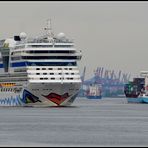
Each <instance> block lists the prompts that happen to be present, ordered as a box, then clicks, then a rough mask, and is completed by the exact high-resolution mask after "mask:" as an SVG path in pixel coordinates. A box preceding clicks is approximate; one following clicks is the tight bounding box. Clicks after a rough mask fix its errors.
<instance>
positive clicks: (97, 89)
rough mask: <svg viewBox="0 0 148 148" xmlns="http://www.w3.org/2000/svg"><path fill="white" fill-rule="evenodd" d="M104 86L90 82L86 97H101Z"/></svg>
mask: <svg viewBox="0 0 148 148" xmlns="http://www.w3.org/2000/svg"><path fill="white" fill-rule="evenodd" d="M101 92H102V87H101V85H99V84H90V85H89V86H88V88H87V90H86V97H87V98H88V99H101V98H102V95H101Z"/></svg>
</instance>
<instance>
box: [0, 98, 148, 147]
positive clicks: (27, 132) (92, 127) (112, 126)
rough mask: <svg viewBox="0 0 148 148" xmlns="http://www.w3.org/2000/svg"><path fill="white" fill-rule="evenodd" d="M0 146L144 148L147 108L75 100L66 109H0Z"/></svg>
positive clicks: (116, 101) (147, 143) (146, 143)
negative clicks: (130, 147) (109, 147)
mask: <svg viewBox="0 0 148 148" xmlns="http://www.w3.org/2000/svg"><path fill="white" fill-rule="evenodd" d="M0 146H148V104H127V101H126V98H103V99H102V100H88V99H86V98H77V99H76V100H75V102H74V103H73V105H72V107H66V108H63V107H61V108H29V107H28V108H27V107H26V108H22V107H14V108H13V107H12V108H11V107H10V108H6V107H1V108H0Z"/></svg>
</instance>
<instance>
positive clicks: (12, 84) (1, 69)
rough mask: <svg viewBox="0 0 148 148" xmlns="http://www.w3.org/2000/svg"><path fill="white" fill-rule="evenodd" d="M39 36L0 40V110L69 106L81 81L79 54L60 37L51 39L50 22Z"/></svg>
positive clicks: (72, 45) (68, 41)
mask: <svg viewBox="0 0 148 148" xmlns="http://www.w3.org/2000/svg"><path fill="white" fill-rule="evenodd" d="M44 29H45V33H44V34H43V35H42V36H39V37H34V38H29V37H28V36H27V34H26V33H25V32H21V33H20V34H19V35H18V36H14V37H12V38H7V39H3V40H0V106H69V105H71V104H72V103H73V101H74V100H75V99H76V97H77V95H78V93H79V90H80V87H81V77H80V73H79V67H78V65H77V63H78V61H80V60H81V57H82V54H81V50H77V49H76V48H75V44H74V42H73V40H70V39H68V38H67V37H66V36H65V34H64V33H59V34H58V35H56V36H55V35H54V34H53V31H52V28H51V20H48V21H47V26H46V28H44Z"/></svg>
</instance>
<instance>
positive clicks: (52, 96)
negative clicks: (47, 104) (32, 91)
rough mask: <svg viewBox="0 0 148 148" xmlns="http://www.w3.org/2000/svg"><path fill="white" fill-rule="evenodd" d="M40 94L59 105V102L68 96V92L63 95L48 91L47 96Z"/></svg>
mask: <svg viewBox="0 0 148 148" xmlns="http://www.w3.org/2000/svg"><path fill="white" fill-rule="evenodd" d="M42 96H44V97H45V98H47V99H49V100H50V101H52V102H54V103H56V104H57V105H61V103H62V102H64V101H65V100H66V99H67V98H68V97H69V94H68V93H65V94H63V95H59V94H56V93H50V94H49V95H47V96H45V95H42Z"/></svg>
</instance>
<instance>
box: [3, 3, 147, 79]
mask: <svg viewBox="0 0 148 148" xmlns="http://www.w3.org/2000/svg"><path fill="white" fill-rule="evenodd" d="M48 18H51V19H52V28H53V31H54V33H55V35H56V34H58V33H59V32H64V33H65V34H66V36H67V37H69V38H72V39H74V41H75V44H76V47H77V48H78V49H80V50H82V53H83V57H82V60H81V62H79V68H80V72H81V73H82V71H83V68H84V66H86V67H87V70H86V78H90V77H91V76H92V75H93V71H94V69H95V68H96V67H104V68H106V69H110V70H112V69H115V71H117V72H118V71H119V70H122V71H123V72H125V73H131V74H132V76H133V77H134V76H138V75H139V73H140V71H141V70H148V2H146V1H145V2H140V1H139V2H136V1H135V2H132V1H131V2H128V1H127V2H126V1H125V2H122V1H119V2H113V1H112V2H109V1H108V2H107V1H106V2H103V1H102V2H101V1H100V2H99V1H98V2H97V1H96V2H95V1H94V2H91V1H90V2H88V1H86V2H85V1H84V2H79V1H75V2H70V1H69V2H66V1H65V2H64V1H61V2H60V1H59V2H58V1H55V2H54V1H53V2H41V1H40V2H33V1H32V2H0V20H1V21H0V39H3V38H8V37H12V36H13V35H17V34H19V33H20V32H26V33H27V35H28V36H31V37H33V36H37V35H40V34H41V33H42V32H43V28H44V27H45V25H46V20H47V19H48Z"/></svg>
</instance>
